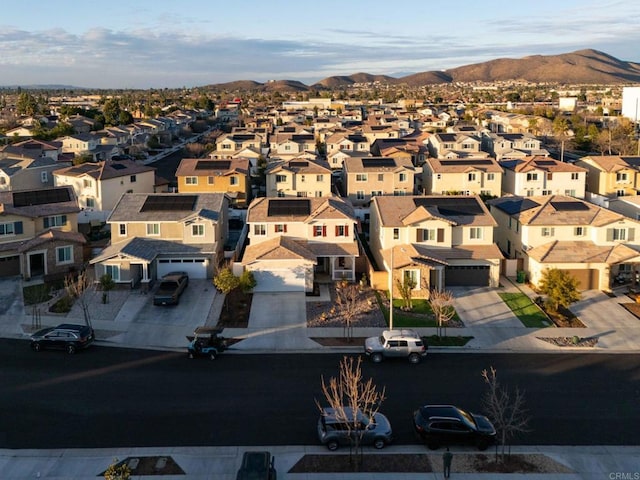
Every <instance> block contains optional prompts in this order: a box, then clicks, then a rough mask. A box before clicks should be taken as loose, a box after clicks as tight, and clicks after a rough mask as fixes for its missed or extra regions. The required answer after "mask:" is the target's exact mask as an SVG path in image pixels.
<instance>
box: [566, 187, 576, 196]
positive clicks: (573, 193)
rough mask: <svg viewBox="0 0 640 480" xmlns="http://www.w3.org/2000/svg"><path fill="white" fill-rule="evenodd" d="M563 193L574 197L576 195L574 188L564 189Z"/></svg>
mask: <svg viewBox="0 0 640 480" xmlns="http://www.w3.org/2000/svg"><path fill="white" fill-rule="evenodd" d="M564 194H565V195H566V196H567V197H575V196H576V191H575V190H574V189H571V190H565V191H564Z"/></svg>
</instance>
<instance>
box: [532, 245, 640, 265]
mask: <svg viewBox="0 0 640 480" xmlns="http://www.w3.org/2000/svg"><path fill="white" fill-rule="evenodd" d="M527 255H528V256H529V257H530V258H533V259H534V260H536V261H538V262H540V263H606V264H608V265H613V264H616V263H620V262H624V261H629V260H631V259H633V258H636V259H638V258H640V252H638V251H636V250H634V249H632V248H630V247H627V246H626V245H623V244H617V245H613V246H611V245H596V244H595V243H593V242H591V241H558V240H556V241H553V242H549V243H545V244H543V245H538V246H537V247H534V248H532V249H530V250H527Z"/></svg>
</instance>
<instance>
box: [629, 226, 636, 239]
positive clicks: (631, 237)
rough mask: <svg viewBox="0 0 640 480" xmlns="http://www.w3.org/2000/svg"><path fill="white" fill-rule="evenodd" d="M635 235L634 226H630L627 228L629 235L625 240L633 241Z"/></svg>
mask: <svg viewBox="0 0 640 480" xmlns="http://www.w3.org/2000/svg"><path fill="white" fill-rule="evenodd" d="M635 237H636V229H635V228H630V229H629V236H628V238H627V240H629V241H630V242H633V241H634V240H635Z"/></svg>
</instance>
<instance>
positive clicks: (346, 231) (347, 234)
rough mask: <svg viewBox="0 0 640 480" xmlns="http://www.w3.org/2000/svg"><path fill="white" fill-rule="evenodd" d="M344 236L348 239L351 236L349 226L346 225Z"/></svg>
mask: <svg viewBox="0 0 640 480" xmlns="http://www.w3.org/2000/svg"><path fill="white" fill-rule="evenodd" d="M344 236H345V237H348V236H349V225H345V226H344Z"/></svg>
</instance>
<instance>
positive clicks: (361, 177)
mask: <svg viewBox="0 0 640 480" xmlns="http://www.w3.org/2000/svg"><path fill="white" fill-rule="evenodd" d="M366 181H367V174H366V173H357V174H356V182H366Z"/></svg>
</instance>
